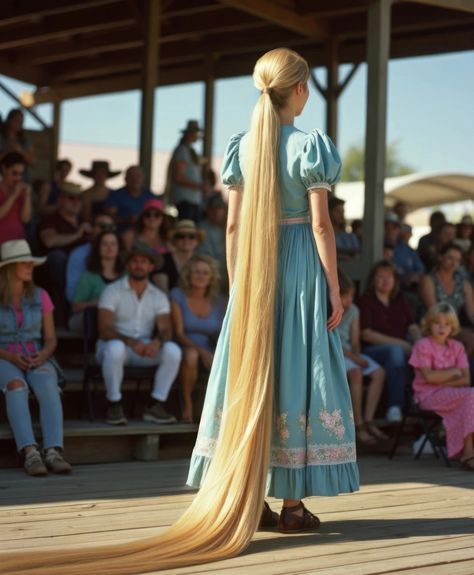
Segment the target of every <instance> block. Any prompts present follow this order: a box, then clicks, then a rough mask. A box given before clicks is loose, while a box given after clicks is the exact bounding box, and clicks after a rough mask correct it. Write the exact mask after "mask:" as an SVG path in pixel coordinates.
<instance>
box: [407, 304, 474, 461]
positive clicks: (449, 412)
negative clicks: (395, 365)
mask: <svg viewBox="0 0 474 575" xmlns="http://www.w3.org/2000/svg"><path fill="white" fill-rule="evenodd" d="M422 330H423V333H424V335H425V337H423V338H422V339H420V340H419V341H418V342H417V343H416V344H415V345H414V347H413V351H412V354H411V357H410V365H412V366H413V367H414V368H415V379H414V381H413V391H414V394H415V399H416V401H417V402H418V404H419V405H420V407H421V408H422V409H427V410H429V411H434V412H436V413H437V414H438V415H440V416H441V417H442V418H443V424H444V427H445V429H446V438H447V448H448V456H449V457H458V458H459V460H460V461H461V464H462V466H463V468H464V469H466V470H469V471H474V443H473V432H474V388H472V387H469V363H468V360H467V356H466V352H465V350H464V347H463V345H462V343H460V342H459V341H456V340H455V339H453V338H454V336H455V335H456V334H457V333H458V332H459V320H458V317H457V315H456V312H455V310H454V308H453V307H452V306H451V305H449V304H446V303H439V304H435V305H433V306H431V307H430V308H429V310H428V311H427V313H426V315H425V316H424V318H423V321H422Z"/></svg>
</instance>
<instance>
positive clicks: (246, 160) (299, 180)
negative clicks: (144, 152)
mask: <svg viewBox="0 0 474 575" xmlns="http://www.w3.org/2000/svg"><path fill="white" fill-rule="evenodd" d="M309 73H310V72H309V68H308V64H307V63H306V61H305V60H304V59H303V58H302V57H301V56H299V55H298V54H297V53H295V52H293V51H292V50H288V49H286V48H280V49H276V50H272V51H270V52H268V53H267V54H265V55H264V56H263V57H261V58H260V59H259V60H258V62H257V64H256V66H255V69H254V74H253V77H254V82H255V86H256V87H257V89H258V90H260V97H259V99H258V102H257V104H256V106H255V109H254V113H253V117H252V124H251V129H250V132H249V133H248V134H245V135H243V134H239V135H237V136H234V137H233V138H232V139H231V141H230V144H229V146H228V149H227V152H226V156H225V162H224V170H223V176H224V178H223V179H224V182H225V183H226V184H227V185H228V186H230V188H231V189H230V198H229V220H228V225H227V240H228V241H227V262H228V270H229V278H230V284H231V286H232V289H231V298H230V302H229V306H228V310H227V314H226V318H225V320H224V324H223V328H222V331H221V335H220V338H219V342H218V345H217V348H216V354H215V358H214V362H213V366H212V369H211V373H210V378H209V384H208V393H207V397H206V403H205V407H204V412H203V417H202V420H201V426H200V431H199V436H198V439H197V443H196V447H195V450H194V454H193V458H192V462H191V469H190V474H189V482H190V483H192V484H193V485H197V484H201V488H200V491H199V493H198V494H197V496H196V497H195V499H194V501H193V503H192V504H191V506H190V507H189V509H188V510H187V511H186V512H185V513H184V515H183V516H182V517H181V518H180V519H179V520H178V522H177V523H175V525H174V526H172V527H171V528H170V529H169V530H168V531H166V532H165V533H164V534H162V535H158V536H156V537H152V538H149V539H146V540H140V541H136V542H132V543H129V544H125V545H120V546H119V545H116V546H109V547H106V548H103V547H101V548H96V549H91V550H84V549H81V550H79V551H78V552H76V553H74V552H67V553H64V554H60V553H53V552H52V553H50V554H48V555H47V556H46V554H42V555H41V557H39V556H38V557H37V559H36V565H38V564H39V562H40V561H41V564H42V565H43V568H42V569H37V570H33V569H31V564H32V563H33V562H30V563H26V562H23V563H22V569H23V571H21V570H19V569H18V568H17V571H15V570H14V569H13V570H12V573H17V572H20V573H27V572H28V574H29V575H37V574H41V575H43V574H44V575H46V573H47V574H48V575H56V574H58V575H59V573H63V572H64V567H63V571H61V570H60V568H58V567H57V565H58V563H59V561H62V562H63V564H64V562H67V573H68V575H76V574H82V573H91V572H93V573H94V574H95V575H117V574H125V573H129V574H131V573H145V572H147V571H154V570H157V569H165V568H169V567H179V566H184V565H191V564H196V563H205V562H209V561H215V560H219V559H224V558H227V557H232V556H234V555H237V554H238V553H240V552H241V551H242V550H243V549H245V547H246V546H247V545H248V543H249V542H250V540H251V538H252V536H253V534H254V532H255V530H256V529H257V527H258V525H259V523H260V519H261V515H262V509H263V508H264V496H265V493H267V494H268V495H272V496H275V497H280V498H282V499H283V509H282V513H281V515H280V517H279V520H278V528H279V530H280V531H282V532H285V533H293V532H299V531H311V530H314V529H317V527H318V526H319V520H318V518H317V517H316V516H314V515H313V514H312V513H310V512H309V511H308V510H306V508H305V507H304V505H303V504H302V502H301V500H302V499H303V498H305V497H308V496H311V495H336V494H337V493H345V492H350V491H355V490H357V489H358V471H357V464H356V462H355V441H354V426H353V416H352V410H351V400H350V393H349V388H348V385H347V379H346V373H345V367H344V357H343V353H342V348H341V344H340V340H339V337H338V335H337V333H336V332H335V331H334V330H335V328H336V327H337V325H338V324H339V322H340V320H341V317H342V313H343V308H342V304H341V300H340V296H339V284H338V280H337V269H336V248H335V240H334V233H333V230H332V226H331V223H330V219H329V215H328V202H327V193H328V190H329V189H330V187H331V185H332V184H333V183H335V182H336V181H337V180H338V178H339V174H340V167H341V165H340V160H339V156H338V154H337V151H336V149H335V148H334V146H333V144H332V142H331V141H330V140H329V138H328V137H327V136H325V135H324V134H323V133H321V132H319V131H317V130H316V131H313V132H311V133H309V134H306V133H303V132H301V131H299V130H297V129H296V128H295V127H294V125H293V122H294V118H295V116H298V115H299V114H300V113H301V112H302V110H303V108H304V106H305V104H306V101H307V99H308V85H307V82H308V79H309ZM328 302H329V304H328ZM272 518H273V516H272V514H270V518H269V519H272ZM58 557H59V561H58ZM17 560H18V558H17ZM72 562H74V564H72ZM2 564H3V565H5V561H3V562H2ZM33 564H34V563H33ZM8 565H12V566H15V562H14V561H13V560H12V561H11V563H8ZM51 565H55V567H54V568H53V569H52V568H51ZM27 567H30V569H29V571H28V570H27Z"/></svg>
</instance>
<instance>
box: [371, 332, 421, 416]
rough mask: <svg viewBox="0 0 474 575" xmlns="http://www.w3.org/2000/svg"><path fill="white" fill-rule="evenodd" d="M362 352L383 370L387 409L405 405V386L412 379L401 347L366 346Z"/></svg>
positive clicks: (396, 345)
mask: <svg viewBox="0 0 474 575" xmlns="http://www.w3.org/2000/svg"><path fill="white" fill-rule="evenodd" d="M363 352H364V353H366V354H367V355H368V356H370V357H371V358H372V359H375V361H376V362H377V363H379V364H380V365H381V366H382V367H383V368H384V369H385V373H386V374H387V391H388V407H391V406H392V405H397V406H398V407H400V408H402V407H403V406H404V404H405V386H406V385H410V384H411V381H412V379H413V376H412V369H411V368H410V366H409V365H408V357H407V355H406V353H405V350H404V349H403V347H402V346H401V345H398V344H396V343H383V344H378V345H367V346H365V347H364V348H363Z"/></svg>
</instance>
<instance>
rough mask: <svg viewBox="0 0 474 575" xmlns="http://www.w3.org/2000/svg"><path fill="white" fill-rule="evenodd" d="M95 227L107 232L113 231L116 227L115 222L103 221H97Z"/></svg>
mask: <svg viewBox="0 0 474 575" xmlns="http://www.w3.org/2000/svg"><path fill="white" fill-rule="evenodd" d="M95 225H96V227H98V228H99V230H102V231H103V232H105V231H107V232H115V230H116V229H117V227H116V225H115V224H105V223H100V222H99V223H97V224H95Z"/></svg>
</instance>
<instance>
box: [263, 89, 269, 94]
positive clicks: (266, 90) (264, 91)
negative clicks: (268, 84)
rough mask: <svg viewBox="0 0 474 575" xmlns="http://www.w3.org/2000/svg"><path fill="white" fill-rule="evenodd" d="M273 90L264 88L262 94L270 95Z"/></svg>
mask: <svg viewBox="0 0 474 575" xmlns="http://www.w3.org/2000/svg"><path fill="white" fill-rule="evenodd" d="M270 90H271V88H263V90H262V94H270Z"/></svg>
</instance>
